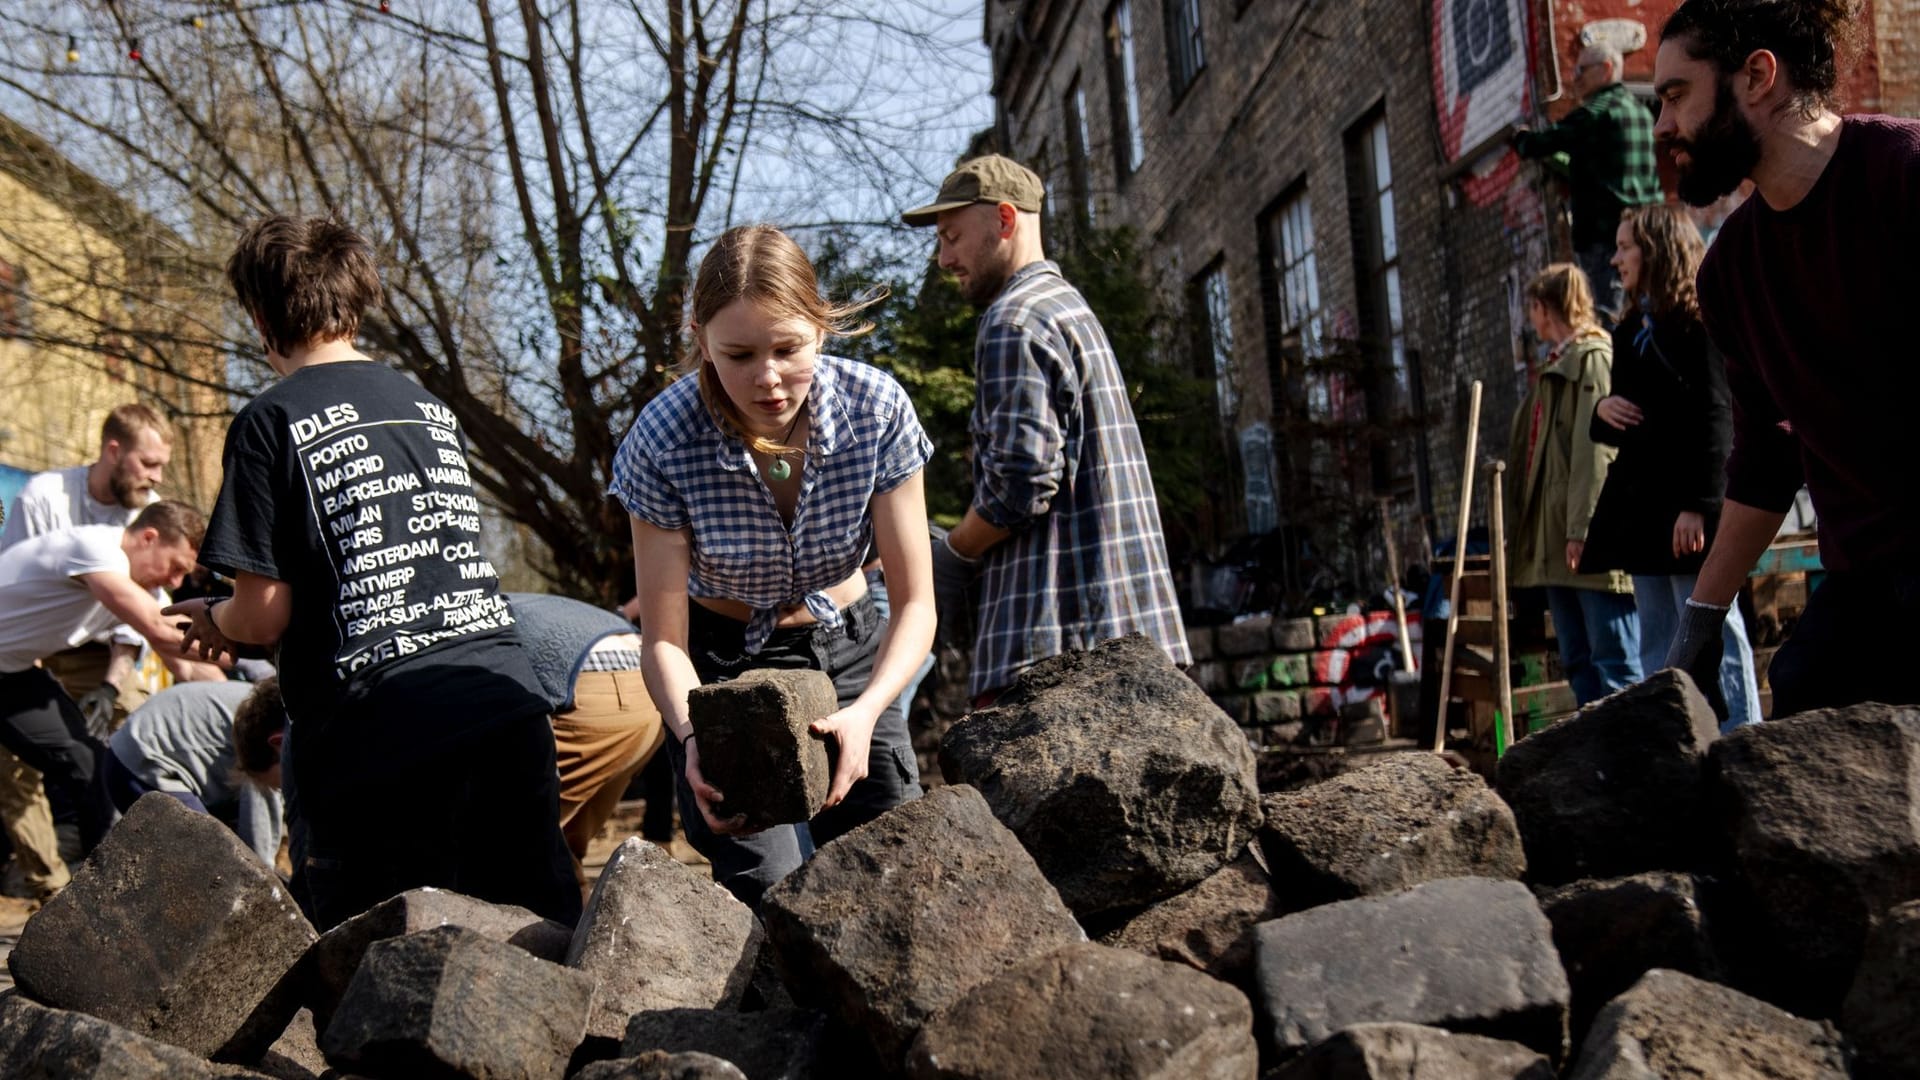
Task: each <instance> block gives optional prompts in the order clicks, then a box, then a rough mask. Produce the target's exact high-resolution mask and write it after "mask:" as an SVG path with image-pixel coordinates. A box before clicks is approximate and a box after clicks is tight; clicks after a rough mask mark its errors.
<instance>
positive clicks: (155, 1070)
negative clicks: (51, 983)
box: [0, 991, 261, 1080]
mask: <svg viewBox="0 0 1920 1080" xmlns="http://www.w3.org/2000/svg"><path fill="white" fill-rule="evenodd" d="M0 1071H3V1072H4V1075H6V1076H8V1077H13V1078H15V1080H260V1078H261V1074H260V1073H256V1072H252V1071H249V1070H247V1069H242V1068H239V1067H238V1066H233V1065H215V1064H212V1063H210V1062H208V1061H206V1060H204V1059H202V1058H199V1057H197V1056H195V1055H193V1054H190V1053H188V1052H187V1051H185V1050H182V1049H180V1048H179V1047H178V1046H175V1045H173V1044H172V1043H164V1042H161V1041H159V1040H158V1039H149V1038H147V1037H146V1036H144V1035H136V1034H134V1033H133V1032H131V1031H128V1030H127V1029H126V1028H123V1027H120V1026H118V1025H116V1024H110V1023H108V1022H106V1021H105V1020H102V1019H100V1018H99V1017H95V1016H88V1015H87V1014H85V1013H77V1012H68V1011H67V1010H65V1009H50V1008H47V1007H46V1006H45V1005H40V1004H36V1003H35V1002H32V1001H29V1000H28V999H27V998H25V997H23V996H21V995H20V994H18V993H15V992H11V991H9V992H7V993H3V994H0Z"/></svg>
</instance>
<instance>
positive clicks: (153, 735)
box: [106, 678, 287, 866]
mask: <svg viewBox="0 0 1920 1080" xmlns="http://www.w3.org/2000/svg"><path fill="white" fill-rule="evenodd" d="M286 727H287V712H286V706H285V705H284V704H282V702H281V700H280V680H279V679H276V678H269V679H267V680H266V681H264V682H260V683H257V684H250V683H243V682H192V683H182V684H180V685H179V686H175V687H172V688H170V689H167V690H162V691H161V692H160V693H158V694H155V695H154V696H153V697H151V698H149V699H148V700H147V703H146V704H145V705H142V706H140V707H139V708H138V709H135V710H134V711H133V715H131V716H129V717H127V722H126V725H125V726H124V727H122V728H121V729H120V730H119V731H116V732H114V733H113V739H112V741H111V742H109V743H108V744H107V749H108V750H109V751H110V753H108V754H107V756H106V779H107V793H108V794H109V795H111V796H112V797H113V804H114V806H116V807H118V808H119V810H120V812H121V813H123V814H124V813H126V812H127V810H128V809H129V808H130V807H132V806H133V804H134V801H135V800H137V799H139V798H140V796H142V795H145V794H147V793H148V792H150V791H158V792H161V793H162V794H165V795H169V796H171V797H173V798H175V799H178V800H180V802H182V803H184V804H185V805H186V806H187V808H188V809H190V810H196V811H199V812H201V813H204V814H212V815H213V816H214V817H217V818H219V819H220V820H221V821H223V822H225V823H226V824H227V825H228V826H229V827H230V828H232V829H233V831H234V832H235V833H237V834H239V836H240V839H241V841H242V842H244V843H245V844H246V845H247V846H248V847H250V848H252V849H253V852H254V854H256V855H258V856H260V859H261V861H262V862H264V863H266V864H267V865H268V866H272V865H274V860H275V858H276V857H277V856H278V855H279V853H280V837H281V834H282V831H283V827H282V820H283V815H282V808H281V804H280V743H281V741H282V740H283V739H284V738H285V737H286Z"/></svg>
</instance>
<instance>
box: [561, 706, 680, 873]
mask: <svg viewBox="0 0 1920 1080" xmlns="http://www.w3.org/2000/svg"><path fill="white" fill-rule="evenodd" d="M665 741H666V728H665V727H664V726H663V725H662V724H661V723H660V711H659V710H658V709H655V708H654V707H653V697H652V695H650V694H648V693H647V686H646V683H645V682H644V681H643V680H642V679H641V677H640V673H639V672H638V671H583V672H581V673H580V677H579V678H578V679H576V680H575V681H574V684H573V708H572V709H571V710H569V711H567V712H564V713H560V714H558V715H556V716H555V717H554V718H553V744H554V758H555V761H556V763H557V764H558V766H559V769H560V831H561V833H562V834H563V835H565V836H566V838H567V848H568V850H570V851H572V852H573V869H574V874H575V876H577V877H579V878H580V879H581V880H582V881H584V880H585V874H584V872H583V871H582V869H581V866H580V860H582V859H584V858H586V855H587V844H588V842H590V841H591V840H592V839H593V838H594V837H595V836H598V835H599V834H600V830H601V828H602V827H603V826H605V825H606V823H607V819H608V818H609V817H612V816H613V809H614V807H615V806H616V805H618V804H619V802H620V796H621V795H622V794H623V793H624V792H625V791H626V790H627V784H628V782H629V781H631V780H632V779H633V777H634V774H636V773H638V772H639V771H640V770H641V769H642V768H643V767H645V765H646V764H647V762H648V761H649V760H651V759H652V757H653V755H654V754H655V753H656V752H658V751H659V749H660V746H661V744H662V743H664V742H665Z"/></svg>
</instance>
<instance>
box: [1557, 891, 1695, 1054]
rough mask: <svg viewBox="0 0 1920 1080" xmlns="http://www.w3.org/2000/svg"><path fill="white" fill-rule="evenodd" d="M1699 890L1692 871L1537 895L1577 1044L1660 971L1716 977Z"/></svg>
mask: <svg viewBox="0 0 1920 1080" xmlns="http://www.w3.org/2000/svg"><path fill="white" fill-rule="evenodd" d="M1701 891H1702V890H1701V887H1700V883H1699V881H1698V880H1697V879H1695V878H1694V877H1693V875H1691V874H1676V873H1672V872H1670V871H1658V872H1654V873H1649V874H1635V875H1634V876H1632V877H1624V878H1611V879H1608V880H1606V881H1576V882H1574V883H1573V884H1571V885H1565V886H1562V887H1560V888H1558V889H1554V890H1552V891H1551V892H1548V893H1546V894H1544V895H1543V896H1541V897H1540V907H1541V910H1543V911H1545V912H1546V913H1547V921H1548V922H1550V923H1552V924H1553V947H1554V948H1555V949H1557V950H1559V952H1560V964H1561V966H1562V967H1564V968H1566V971H1567V982H1568V983H1569V984H1571V985H1572V987H1573V1036H1574V1040H1575V1041H1576V1042H1578V1041H1579V1039H1580V1037H1581V1036H1583V1035H1584V1034H1586V1030H1587V1028H1588V1027H1589V1026H1590V1025H1591V1024H1592V1022H1593V1016H1594V1014H1595V1013H1597V1012H1599V1011H1600V1007H1601V1006H1603V1005H1605V1004H1606V1003H1607V1002H1609V1001H1612V1000H1613V999H1614V998H1616V997H1619V996H1620V995H1621V994H1623V993H1625V992H1626V991H1627V990H1628V989H1629V988H1630V987H1632V986H1633V984H1634V983H1636V982H1638V981H1639V979H1640V976H1642V975H1645V974H1646V973H1647V972H1649V971H1652V970H1653V969H1655V968H1667V969H1670V970H1673V971H1683V972H1686V973H1687V974H1690V975H1698V976H1700V977H1701V978H1706V979H1714V978H1717V977H1718V976H1719V973H1720V965H1719V961H1718V960H1717V959H1716V957H1715V953H1714V948H1713V943H1712V939H1711V937H1710V936H1709V933H1708V927H1707V925H1706V919H1705V917H1704V915H1703V914H1702V911H1701V903H1700V900H1701Z"/></svg>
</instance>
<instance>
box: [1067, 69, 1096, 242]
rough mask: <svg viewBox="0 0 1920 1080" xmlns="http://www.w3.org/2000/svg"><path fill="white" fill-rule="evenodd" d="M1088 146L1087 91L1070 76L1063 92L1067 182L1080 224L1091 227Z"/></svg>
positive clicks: (1091, 172) (1090, 180)
mask: <svg viewBox="0 0 1920 1080" xmlns="http://www.w3.org/2000/svg"><path fill="white" fill-rule="evenodd" d="M1091 145H1092V143H1091V141H1090V140H1089V139H1088V138H1087V91H1086V88H1085V87H1084V86H1083V85H1082V84H1081V82H1080V76H1079V75H1078V74H1076V75H1074V77H1073V85H1072V86H1071V87H1070V88H1068V90H1067V151H1068V157H1069V158H1070V159H1071V162H1070V166H1071V168H1070V176H1069V179H1070V180H1071V181H1072V182H1073V192H1074V196H1075V199H1076V200H1077V201H1078V202H1079V204H1080V211H1081V213H1082V215H1083V216H1082V217H1081V221H1082V223H1083V224H1087V225H1091V224H1093V220H1094V214H1093V162H1092V161H1091V160H1089V158H1088V148H1089V147H1090V146H1091Z"/></svg>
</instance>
